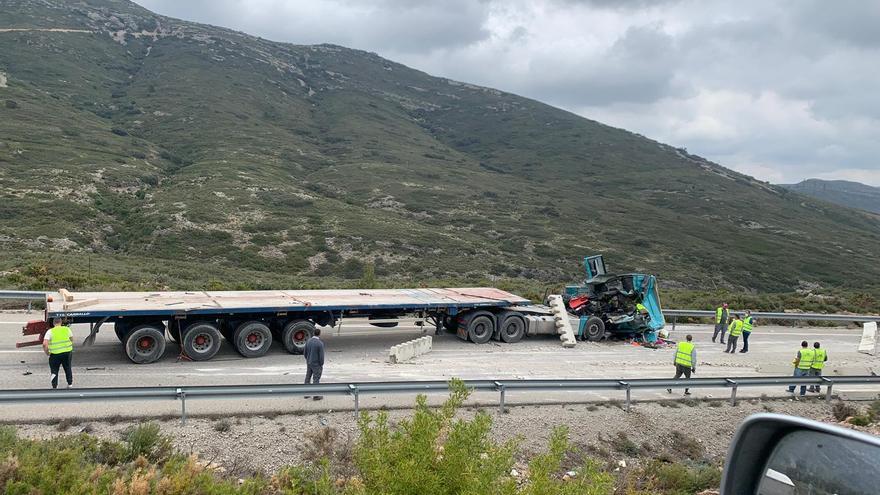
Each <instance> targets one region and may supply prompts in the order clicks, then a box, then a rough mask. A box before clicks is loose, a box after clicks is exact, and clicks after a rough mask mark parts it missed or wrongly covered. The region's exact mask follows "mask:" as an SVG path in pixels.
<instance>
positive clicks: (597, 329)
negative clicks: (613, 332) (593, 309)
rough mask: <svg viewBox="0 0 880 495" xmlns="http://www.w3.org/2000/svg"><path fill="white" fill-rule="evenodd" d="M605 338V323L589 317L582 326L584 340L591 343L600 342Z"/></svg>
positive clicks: (594, 317)
mask: <svg viewBox="0 0 880 495" xmlns="http://www.w3.org/2000/svg"><path fill="white" fill-rule="evenodd" d="M604 336H605V322H603V321H602V319H601V318H598V317H596V316H591V317H590V318H589V319H588V320H587V322H586V323H585V324H584V338H585V339H587V340H591V341H594V342H595V341H597V340H602V337H604Z"/></svg>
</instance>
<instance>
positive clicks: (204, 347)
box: [182, 321, 220, 361]
mask: <svg viewBox="0 0 880 495" xmlns="http://www.w3.org/2000/svg"><path fill="white" fill-rule="evenodd" d="M182 343H183V350H184V351H186V355H187V356H189V357H190V359H192V360H193V361H206V360H208V359H211V358H212V357H214V355H216V354H217V352H218V351H219V350H220V331H219V330H218V329H217V325H215V324H213V323H209V322H207V321H200V322H196V323H193V324H192V325H190V326H188V327H186V330H184V332H183V342H182Z"/></svg>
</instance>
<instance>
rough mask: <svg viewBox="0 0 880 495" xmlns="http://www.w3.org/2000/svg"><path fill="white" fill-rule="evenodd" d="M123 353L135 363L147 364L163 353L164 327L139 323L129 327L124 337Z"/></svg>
mask: <svg viewBox="0 0 880 495" xmlns="http://www.w3.org/2000/svg"><path fill="white" fill-rule="evenodd" d="M125 354H127V355H128V359H131V360H132V362H134V363H137V364H147V363H152V362H153V361H156V360H158V359H159V358H161V357H162V355H163V354H165V329H160V328H158V327H154V326H152V325H139V326H136V327H134V328H132V329H131V331H130V332H128V335H126V339H125Z"/></svg>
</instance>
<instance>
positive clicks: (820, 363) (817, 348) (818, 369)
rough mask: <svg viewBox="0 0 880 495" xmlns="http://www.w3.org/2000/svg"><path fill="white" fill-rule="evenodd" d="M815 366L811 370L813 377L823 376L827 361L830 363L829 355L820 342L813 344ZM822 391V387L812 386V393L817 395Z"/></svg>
mask: <svg viewBox="0 0 880 495" xmlns="http://www.w3.org/2000/svg"><path fill="white" fill-rule="evenodd" d="M813 353H814V354H813V366H812V367H811V368H810V375H811V376H822V368H824V367H825V361H828V353H827V352H825V349H822V346H821V345H820V344H819V343H818V342H813ZM821 391H822V386H821V385H810V392H816V393H817V394H818V393H819V392H821Z"/></svg>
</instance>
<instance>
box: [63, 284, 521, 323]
mask: <svg viewBox="0 0 880 495" xmlns="http://www.w3.org/2000/svg"><path fill="white" fill-rule="evenodd" d="M528 302H529V301H528V299H525V298H523V297H520V296H517V295H515V294H511V293H509V292H506V291H503V290H500V289H495V288H491V287H469V288H446V289H427V288H420V289H369V290H368V289H349V290H259V291H192V292H68V291H61V292H60V293H59V294H58V295H57V296H54V297H52V298H51V301H49V302H47V308H46V312H47V316H48V317H49V318H52V317H56V316H58V317H67V318H73V319H75V320H79V321H85V320H91V319H99V318H104V317H117V316H180V315H199V314H217V313H226V314H234V313H279V312H295V311H329V312H344V313H346V314H356V313H357V312H359V311H367V312H375V311H376V310H382V309H389V310H418V309H434V308H456V309H458V308H475V307H481V306H495V307H498V306H505V307H506V306H514V305H517V304H527V303H528Z"/></svg>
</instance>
